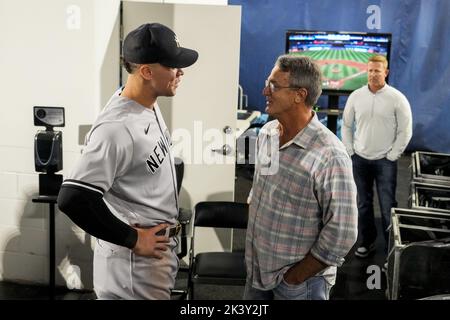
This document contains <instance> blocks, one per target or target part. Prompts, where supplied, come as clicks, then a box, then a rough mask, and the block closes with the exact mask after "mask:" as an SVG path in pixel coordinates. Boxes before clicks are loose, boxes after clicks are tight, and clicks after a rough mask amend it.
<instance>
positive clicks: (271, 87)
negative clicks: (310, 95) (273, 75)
mask: <svg viewBox="0 0 450 320" xmlns="http://www.w3.org/2000/svg"><path fill="white" fill-rule="evenodd" d="M264 84H265V85H264V89H265V88H269V90H270V93H273V92H275V91H277V90H279V89H300V87H295V86H287V87H283V86H277V85H275V84H274V83H272V82H270V81H269V80H266V81H265V83H264Z"/></svg>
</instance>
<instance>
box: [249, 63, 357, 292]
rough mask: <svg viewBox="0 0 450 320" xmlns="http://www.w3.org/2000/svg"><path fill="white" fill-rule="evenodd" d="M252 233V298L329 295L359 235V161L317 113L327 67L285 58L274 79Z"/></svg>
mask: <svg viewBox="0 0 450 320" xmlns="http://www.w3.org/2000/svg"><path fill="white" fill-rule="evenodd" d="M263 94H264V95H265V96H266V100H267V105H266V112H267V113H268V114H269V115H271V116H273V117H274V118H276V120H274V121H271V122H269V123H267V124H266V125H265V126H264V127H263V128H262V129H261V132H260V135H259V137H258V142H257V150H258V157H257V164H256V167H255V176H254V181H253V188H252V191H251V196H250V216H249V223H248V228H247V237H246V254H245V255H246V265H247V284H246V288H245V293H244V298H245V299H285V300H288V299H289V300H310V299H314V300H326V299H329V292H330V289H331V287H332V285H334V283H335V278H336V268H337V267H338V266H340V265H342V263H343V262H344V257H345V256H346V254H347V253H348V251H349V250H350V249H351V248H352V246H353V245H354V243H355V241H356V238H357V218H358V211H357V205H356V186H355V183H354V180H353V174H352V163H351V160H350V157H349V155H348V154H347V151H346V149H345V147H344V145H343V144H342V143H341V142H340V141H339V139H338V138H337V137H336V136H335V135H334V134H333V133H332V132H331V131H329V130H328V129H327V128H326V127H325V126H324V125H323V124H322V123H321V122H320V121H319V120H318V118H317V115H316V114H315V113H314V111H313V110H312V106H313V105H314V104H315V103H316V101H317V99H318V97H319V96H320V94H321V73H320V69H319V67H318V66H317V65H316V64H315V63H314V62H313V61H312V60H311V59H309V58H307V57H299V56H288V55H285V56H281V57H279V58H278V60H277V62H276V64H275V67H274V68H273V69H272V72H271V74H270V76H269V78H268V79H267V81H266V86H265V87H264V91H263Z"/></svg>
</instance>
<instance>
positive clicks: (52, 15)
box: [0, 0, 227, 288]
mask: <svg viewBox="0 0 450 320" xmlns="http://www.w3.org/2000/svg"><path fill="white" fill-rule="evenodd" d="M147 2H160V3H199V4H218V5H226V4H227V1H226V0H209V1H208V0H203V1H202V0H197V1H195V0H192V1H188V0H185V1H182V0H180V1H147ZM119 4H120V2H119V1H118V0H40V1H34V0H0V39H2V40H1V41H0V70H2V77H0V91H1V94H2V103H1V105H0V155H1V157H0V279H1V280H12V281H18V282H35V283H44V284H45V283H47V282H48V206H47V205H45V204H36V203H33V202H32V201H31V198H32V197H33V196H34V195H37V193H38V175H37V174H36V173H35V171H34V155H33V142H34V141H33V139H34V135H35V133H36V132H37V130H40V129H41V128H37V127H34V126H33V117H32V108H33V106H35V105H43V106H62V107H64V108H65V114H66V127H65V128H60V129H58V130H61V131H62V132H63V148H64V170H63V171H62V172H60V173H61V174H63V175H66V174H67V173H68V171H69V170H70V168H72V167H73V165H74V163H75V161H76V160H77V159H78V157H79V154H80V151H81V146H80V145H79V144H78V135H79V132H78V126H79V125H82V124H91V123H92V122H93V121H94V119H95V117H96V115H97V114H98V112H99V111H100V110H101V108H102V107H103V105H104V103H105V102H106V99H107V98H109V96H110V95H111V93H112V91H113V90H114V89H115V88H116V87H117V85H118V83H116V81H115V78H114V77H110V79H111V80H110V81H100V79H109V77H108V74H116V71H117V70H118V64H117V63H116V61H109V60H107V59H106V60H105V59H104V58H105V56H108V52H115V50H119V49H118V48H119V47H118V43H117V42H116V41H115V39H117V38H118V32H119V31H118V28H117V15H118V8H119ZM78 9H80V11H77V10H78ZM91 243H92V239H91V237H90V236H89V235H87V234H85V233H84V232H83V231H82V230H80V229H79V228H78V227H76V226H75V225H74V224H72V223H71V221H70V220H69V219H68V218H66V216H65V215H63V214H60V213H58V212H57V214H56V256H57V258H56V260H57V261H56V262H57V268H58V269H57V273H56V276H57V277H56V280H57V284H59V285H65V284H67V283H68V282H69V283H70V284H71V286H72V287H76V288H82V287H84V288H92V262H91V261H92V245H91ZM73 266H78V267H79V268H80V270H81V275H80V277H78V275H77V274H76V272H74V271H73V270H74V268H73ZM75 269H77V268H75ZM58 270H59V272H58ZM78 278H80V279H78Z"/></svg>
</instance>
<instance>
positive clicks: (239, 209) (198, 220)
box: [194, 201, 248, 229]
mask: <svg viewBox="0 0 450 320" xmlns="http://www.w3.org/2000/svg"><path fill="white" fill-rule="evenodd" d="M194 211H195V219H194V226H195V227H211V228H236V229H246V228H247V222H248V204H247V203H236V202H227V201H203V202H199V203H197V204H196V206H195V209H194Z"/></svg>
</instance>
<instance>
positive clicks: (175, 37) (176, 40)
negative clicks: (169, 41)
mask: <svg viewBox="0 0 450 320" xmlns="http://www.w3.org/2000/svg"><path fill="white" fill-rule="evenodd" d="M173 37H174V39H175V42H176V43H177V47H179V46H180V43H179V42H178V38H177V35H176V34H175V35H174V36H173Z"/></svg>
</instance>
